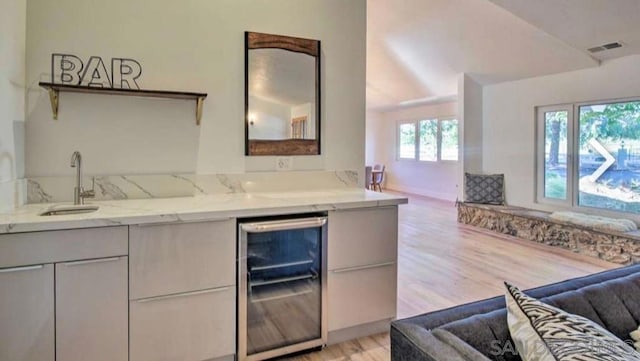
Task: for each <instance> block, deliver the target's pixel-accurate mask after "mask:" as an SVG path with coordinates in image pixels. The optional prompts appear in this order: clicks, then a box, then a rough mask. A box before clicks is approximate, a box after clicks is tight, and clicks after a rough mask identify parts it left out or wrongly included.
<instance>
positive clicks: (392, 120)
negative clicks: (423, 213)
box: [366, 102, 459, 200]
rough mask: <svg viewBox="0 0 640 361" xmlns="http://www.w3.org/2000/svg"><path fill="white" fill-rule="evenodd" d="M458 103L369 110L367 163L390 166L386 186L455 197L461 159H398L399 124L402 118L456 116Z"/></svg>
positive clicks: (443, 197) (451, 198)
mask: <svg viewBox="0 0 640 361" xmlns="http://www.w3.org/2000/svg"><path fill="white" fill-rule="evenodd" d="M457 111H458V109H457V103H456V102H452V103H444V104H436V105H427V106H421V107H415V108H408V109H402V110H396V111H389V112H384V113H375V112H368V113H367V131H366V134H367V141H366V143H367V158H366V159H367V164H368V165H373V164H375V163H383V164H385V166H386V172H385V173H386V174H385V177H386V187H387V188H390V189H394V190H399V191H403V192H409V193H414V194H420V195H425V196H428V197H434V198H440V199H446V200H454V199H455V198H456V196H457V189H456V185H457V184H458V174H459V172H458V167H459V163H458V162H450V161H445V162H418V161H414V160H397V159H396V136H397V131H396V125H397V122H398V121H402V120H421V119H428V118H435V117H449V116H456V113H457Z"/></svg>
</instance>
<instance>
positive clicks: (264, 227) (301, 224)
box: [240, 217, 327, 233]
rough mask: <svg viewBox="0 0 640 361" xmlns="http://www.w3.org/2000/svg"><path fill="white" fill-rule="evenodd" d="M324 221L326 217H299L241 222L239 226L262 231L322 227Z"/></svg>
mask: <svg viewBox="0 0 640 361" xmlns="http://www.w3.org/2000/svg"><path fill="white" fill-rule="evenodd" d="M326 223H327V217H312V218H301V219H287V220H284V221H271V222H257V223H243V224H242V225H241V226H240V227H241V228H242V230H243V231H245V232H247V233H264V232H274V231H284V230H290V229H301V228H315V227H322V226H324V225H325V224H326Z"/></svg>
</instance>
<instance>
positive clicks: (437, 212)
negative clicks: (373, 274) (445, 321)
mask: <svg viewBox="0 0 640 361" xmlns="http://www.w3.org/2000/svg"><path fill="white" fill-rule="evenodd" d="M398 194H400V193H398ZM405 196H407V197H409V204H406V205H401V206H400V211H399V231H398V233H399V260H398V318H405V317H409V316H414V315H418V314H421V313H425V312H429V311H434V310H438V309H442V308H446V307H451V306H455V305H459V304H462V303H466V302H471V301H475V300H481V299H484V298H488V297H492V296H497V295H500V294H502V293H503V287H504V286H503V281H509V282H511V283H513V284H514V285H516V286H519V287H520V288H523V289H527V288H531V287H536V286H540V285H544V284H547V283H552V282H557V281H561V280H565V279H568V278H573V277H579V276H583V275H587V274H590V273H595V272H600V271H604V270H607V269H611V268H615V267H618V266H619V265H616V264H613V263H608V262H604V261H602V260H599V259H596V258H592V257H588V256H583V255H578V254H575V253H572V252H571V251H566V250H562V249H559V248H556V247H550V246H545V245H540V244H537V243H534V242H531V241H524V240H520V239H517V238H514V237H510V236H506V235H498V234H495V233H493V232H489V231H486V230H483V229H480V228H476V227H472V226H467V225H462V224H459V223H457V221H456V209H455V207H454V204H453V202H445V201H440V200H435V199H431V198H426V197H420V196H414V195H405ZM389 345H390V343H389V334H388V333H384V334H379V335H374V336H370V337H363V338H360V339H357V340H353V341H348V342H343V343H340V344H336V345H332V346H329V347H327V348H325V349H324V350H322V351H319V352H313V353H308V354H304V355H300V356H297V357H290V358H288V359H291V360H306V361H318V360H323V361H328V360H340V361H347V360H354V361H388V360H390V346H389Z"/></svg>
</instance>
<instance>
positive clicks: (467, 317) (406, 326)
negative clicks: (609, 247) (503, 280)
mask: <svg viewBox="0 0 640 361" xmlns="http://www.w3.org/2000/svg"><path fill="white" fill-rule="evenodd" d="M525 293H527V294H529V295H531V296H533V297H536V298H539V299H541V300H542V301H544V302H546V303H548V304H551V305H554V306H556V307H558V308H561V309H563V310H566V311H568V312H571V313H574V314H578V315H581V316H584V317H587V318H589V319H591V320H593V321H595V322H597V323H599V324H600V325H602V326H604V327H605V328H606V329H608V330H609V331H610V332H611V333H613V334H614V335H616V336H618V337H619V338H621V339H622V340H628V339H629V333H630V332H631V331H633V330H635V329H637V328H638V324H639V323H640V264H638V265H632V266H627V267H623V268H618V269H614V270H610V271H606V272H601V273H597V274H593V275H590V276H586V277H581V278H576V279H571V280H568V281H564V282H559V283H554V284H551V285H547V286H542V287H538V288H534V289H531V290H527V291H525ZM391 359H392V361H418V360H420V361H486V360H499V361H520V360H521V359H520V357H519V356H518V355H517V351H515V346H514V344H513V341H511V337H510V336H509V329H508V327H507V312H506V309H505V301H504V297H502V296H500V297H495V298H491V299H487V300H483V301H478V302H473V303H469V304H466V305H461V306H456V307H452V308H448V309H445V310H441V311H435V312H431V313H427V314H424V315H419V316H415V317H411V318H407V319H403V320H397V321H394V322H392V324H391Z"/></svg>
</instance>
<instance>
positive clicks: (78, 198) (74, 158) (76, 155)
mask: <svg viewBox="0 0 640 361" xmlns="http://www.w3.org/2000/svg"><path fill="white" fill-rule="evenodd" d="M71 168H75V169H76V186H75V188H74V189H73V204H75V205H79V204H84V199H85V198H93V197H95V195H96V194H95V192H94V188H95V182H96V179H95V177H94V178H93V184H92V186H91V190H88V191H85V190H84V187H82V154H80V152H78V151H77V150H76V151H75V152H73V154H72V155H71Z"/></svg>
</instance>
